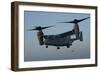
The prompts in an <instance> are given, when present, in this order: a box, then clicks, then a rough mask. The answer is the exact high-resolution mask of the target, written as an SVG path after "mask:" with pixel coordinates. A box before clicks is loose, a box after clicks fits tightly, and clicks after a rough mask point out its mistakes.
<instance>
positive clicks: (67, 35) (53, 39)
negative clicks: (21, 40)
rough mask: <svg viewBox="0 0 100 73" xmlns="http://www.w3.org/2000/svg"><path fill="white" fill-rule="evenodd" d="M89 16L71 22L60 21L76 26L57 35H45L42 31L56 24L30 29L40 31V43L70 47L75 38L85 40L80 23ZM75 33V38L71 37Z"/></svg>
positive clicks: (58, 47)
mask: <svg viewBox="0 0 100 73" xmlns="http://www.w3.org/2000/svg"><path fill="white" fill-rule="evenodd" d="M88 18H89V17H86V18H83V19H79V20H78V19H74V20H73V21H69V22H59V23H73V24H74V26H73V29H72V30H71V31H68V32H64V33H60V34H56V35H44V33H43V31H42V30H44V29H47V28H50V27H54V26H55V25H52V26H47V27H41V26H38V27H35V29H29V31H33V30H37V31H38V32H37V37H38V40H39V44H40V45H46V48H48V46H49V45H50V46H56V47H57V49H60V47H61V46H66V47H67V48H69V47H70V46H71V45H72V43H73V42H74V41H75V40H80V41H83V35H82V31H80V29H79V25H78V23H79V22H81V21H83V20H86V19H88ZM73 35H74V36H75V37H74V38H72V37H71V36H73Z"/></svg>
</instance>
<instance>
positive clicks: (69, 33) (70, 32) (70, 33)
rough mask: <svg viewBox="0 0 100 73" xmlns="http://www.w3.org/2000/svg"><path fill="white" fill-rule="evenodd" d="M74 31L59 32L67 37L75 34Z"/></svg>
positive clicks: (61, 35)
mask: <svg viewBox="0 0 100 73" xmlns="http://www.w3.org/2000/svg"><path fill="white" fill-rule="evenodd" d="M73 34H74V32H73V31H68V32H64V33H61V34H59V36H60V37H66V36H70V35H73Z"/></svg>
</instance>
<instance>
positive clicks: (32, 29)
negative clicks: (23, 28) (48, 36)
mask: <svg viewBox="0 0 100 73" xmlns="http://www.w3.org/2000/svg"><path fill="white" fill-rule="evenodd" d="M33 30H37V29H28V30H27V31H33Z"/></svg>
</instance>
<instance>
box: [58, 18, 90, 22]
mask: <svg viewBox="0 0 100 73" xmlns="http://www.w3.org/2000/svg"><path fill="white" fill-rule="evenodd" d="M88 18H90V17H86V18H83V19H80V20H77V19H75V20H73V21H68V22H59V23H79V22H81V21H83V20H86V19H88Z"/></svg>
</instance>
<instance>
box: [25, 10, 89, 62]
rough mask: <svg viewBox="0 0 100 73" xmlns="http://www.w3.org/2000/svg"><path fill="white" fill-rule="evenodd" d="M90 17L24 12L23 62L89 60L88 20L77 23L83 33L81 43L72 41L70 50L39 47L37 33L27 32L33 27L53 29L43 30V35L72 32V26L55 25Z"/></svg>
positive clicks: (81, 14)
mask: <svg viewBox="0 0 100 73" xmlns="http://www.w3.org/2000/svg"><path fill="white" fill-rule="evenodd" d="M85 17H90V14H85V13H67V12H66V13H63V12H42V11H41V12H40V11H25V12H24V49H25V50H24V61H44V60H63V59H66V60H67V59H84V58H90V19H87V20H85V21H83V22H80V23H79V26H80V30H81V31H82V32H83V41H82V42H80V41H79V40H77V41H74V42H73V43H72V46H71V47H70V48H67V47H66V46H64V47H60V48H61V49H59V50H57V47H55V46H48V48H45V45H43V46H40V45H39V42H38V39H37V31H27V29H32V28H34V26H39V25H40V26H50V25H56V26H55V27H52V28H48V29H45V30H43V32H44V34H45V35H52V34H54V35H55V34H60V33H63V32H67V31H70V30H72V28H73V24H70V23H57V22H63V21H71V20H73V19H75V18H77V19H81V18H85Z"/></svg>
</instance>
